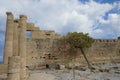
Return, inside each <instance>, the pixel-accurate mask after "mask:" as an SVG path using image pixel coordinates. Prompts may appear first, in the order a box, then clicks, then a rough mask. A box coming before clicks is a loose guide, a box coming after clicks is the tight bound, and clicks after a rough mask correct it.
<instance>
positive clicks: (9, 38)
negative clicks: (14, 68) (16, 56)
mask: <svg viewBox="0 0 120 80" xmlns="http://www.w3.org/2000/svg"><path fill="white" fill-rule="evenodd" d="M6 14H7V22H6V35H5V46H4V64H6V65H7V64H8V57H10V56H12V54H13V26H14V18H13V14H12V13H11V12H7V13H6Z"/></svg>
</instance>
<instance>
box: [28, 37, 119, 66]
mask: <svg viewBox="0 0 120 80" xmlns="http://www.w3.org/2000/svg"><path fill="white" fill-rule="evenodd" d="M119 46H120V44H119V40H118V39H95V42H94V43H93V44H92V46H91V47H90V48H87V49H85V50H84V51H85V53H86V55H87V57H88V60H89V61H90V63H91V64H93V65H95V64H104V63H108V62H114V63H116V62H120V60H119V58H120V47H119ZM68 54H69V55H68ZM73 59H74V62H76V65H78V66H79V65H86V61H85V59H84V57H83V56H82V55H81V51H80V50H72V49H68V46H67V45H66V44H65V43H63V42H61V41H60V38H56V39H55V38H54V39H53V38H39V39H38V38H37V39H28V40H27V65H28V66H42V65H45V64H54V63H57V64H65V65H69V64H71V62H72V61H73Z"/></svg>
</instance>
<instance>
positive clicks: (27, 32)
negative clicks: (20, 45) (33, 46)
mask: <svg viewBox="0 0 120 80" xmlns="http://www.w3.org/2000/svg"><path fill="white" fill-rule="evenodd" d="M31 36H32V35H31V31H26V37H27V38H28V39H30V38H31Z"/></svg>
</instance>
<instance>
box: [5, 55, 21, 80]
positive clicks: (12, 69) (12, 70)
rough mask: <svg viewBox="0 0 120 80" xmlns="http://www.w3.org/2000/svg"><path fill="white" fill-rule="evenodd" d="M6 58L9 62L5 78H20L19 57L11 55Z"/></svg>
mask: <svg viewBox="0 0 120 80" xmlns="http://www.w3.org/2000/svg"><path fill="white" fill-rule="evenodd" d="M8 59H9V61H8V63H9V64H8V77H7V80H20V57H19V56H12V57H9V58H8Z"/></svg>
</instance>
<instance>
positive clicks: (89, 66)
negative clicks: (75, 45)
mask: <svg viewBox="0 0 120 80" xmlns="http://www.w3.org/2000/svg"><path fill="white" fill-rule="evenodd" d="M80 50H81V52H82V55H83V56H84V58H85V60H86V62H87V64H88V68H89V69H90V70H91V68H92V67H91V65H90V63H89V61H88V59H87V57H86V54H85V53H84V50H83V48H80Z"/></svg>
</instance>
